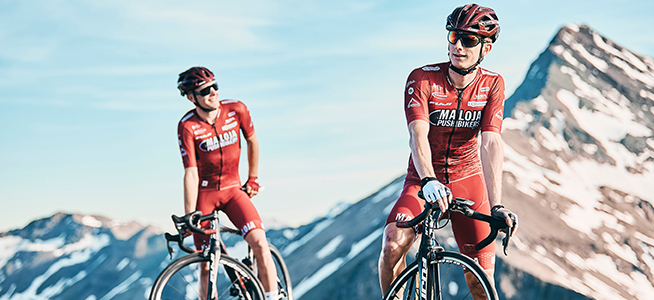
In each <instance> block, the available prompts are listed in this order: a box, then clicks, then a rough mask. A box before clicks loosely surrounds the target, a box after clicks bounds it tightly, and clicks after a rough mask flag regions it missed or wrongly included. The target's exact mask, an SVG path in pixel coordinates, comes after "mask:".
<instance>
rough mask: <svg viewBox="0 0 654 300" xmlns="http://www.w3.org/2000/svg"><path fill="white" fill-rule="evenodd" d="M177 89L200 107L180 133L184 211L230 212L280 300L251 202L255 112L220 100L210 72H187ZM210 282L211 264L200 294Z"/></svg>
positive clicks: (198, 240) (203, 240)
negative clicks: (243, 174)
mask: <svg viewBox="0 0 654 300" xmlns="http://www.w3.org/2000/svg"><path fill="white" fill-rule="evenodd" d="M177 88H178V89H179V91H180V92H181V94H182V96H186V98H187V99H188V100H189V101H191V102H192V103H193V104H194V105H195V108H194V109H192V110H190V111H189V112H188V113H186V115H184V117H183V118H182V119H181V121H180V122H179V125H178V129H177V133H178V138H179V146H180V150H181V152H182V161H183V162H184V212H185V213H186V214H188V213H191V212H194V211H196V210H199V211H202V214H203V215H206V214H209V213H211V212H212V211H214V210H216V209H218V210H222V211H223V212H225V214H226V215H227V216H228V217H229V219H230V220H231V221H232V223H233V224H234V225H235V226H237V228H239V229H240V230H241V232H242V233H243V237H244V239H245V241H246V242H247V243H248V244H249V245H250V248H252V250H253V252H254V257H255V259H256V260H257V262H258V263H257V271H258V273H257V274H258V276H259V279H260V281H261V283H262V285H263V288H264V290H265V291H266V298H267V299H275V300H276V299H277V282H276V278H277V277H276V270H275V265H274V262H273V260H272V256H271V255H270V250H269V248H268V242H267V240H266V234H265V231H264V230H263V224H262V222H261V218H260V217H259V214H258V212H257V210H256V209H255V207H254V205H253V204H252V202H251V201H250V198H251V197H253V196H254V195H256V194H257V193H258V191H259V183H258V180H257V172H258V165H259V142H258V140H257V137H256V134H255V132H254V126H253V125H252V121H251V119H250V113H249V111H248V109H247V107H246V106H245V104H243V103H242V102H240V101H236V100H218V84H217V83H216V81H215V78H214V74H213V73H212V72H211V71H209V70H208V69H207V68H204V67H193V68H190V69H188V70H186V71H184V72H182V73H181V74H179V79H178V81H177ZM241 132H243V135H244V137H245V140H246V144H247V153H248V175H249V178H248V180H247V182H246V183H245V184H244V185H243V186H241V181H240V178H239V174H238V164H239V159H240V155H241V136H240V133H241ZM202 225H203V226H205V227H206V226H208V225H209V224H208V222H206V224H202ZM193 238H194V240H195V246H196V247H197V249H198V250H200V249H202V247H203V246H205V245H207V244H208V237H207V236H203V235H199V234H194V236H193ZM208 278H209V264H208V263H205V268H203V269H202V270H201V281H200V288H201V290H204V291H206V289H207V282H208Z"/></svg>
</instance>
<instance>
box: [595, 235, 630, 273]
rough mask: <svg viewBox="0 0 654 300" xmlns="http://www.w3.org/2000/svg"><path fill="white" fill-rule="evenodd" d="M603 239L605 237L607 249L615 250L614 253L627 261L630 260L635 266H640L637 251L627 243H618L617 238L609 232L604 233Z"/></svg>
mask: <svg viewBox="0 0 654 300" xmlns="http://www.w3.org/2000/svg"><path fill="white" fill-rule="evenodd" d="M602 239H604V242H606V245H605V247H606V249H607V250H609V251H611V252H613V254H615V255H617V256H618V257H620V258H622V259H624V260H625V261H627V262H629V263H630V264H632V265H634V266H638V265H639V263H638V257H637V256H636V252H634V251H633V250H632V249H631V248H630V247H629V246H627V245H622V246H620V245H618V243H617V242H616V240H615V239H614V238H613V236H611V234H609V233H608V232H604V233H602Z"/></svg>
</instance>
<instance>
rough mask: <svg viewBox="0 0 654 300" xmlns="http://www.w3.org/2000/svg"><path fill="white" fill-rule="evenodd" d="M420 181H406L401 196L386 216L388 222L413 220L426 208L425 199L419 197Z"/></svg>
mask: <svg viewBox="0 0 654 300" xmlns="http://www.w3.org/2000/svg"><path fill="white" fill-rule="evenodd" d="M418 191H420V183H417V184H416V183H413V182H405V183H404V189H403V190H402V193H401V194H400V197H399V198H398V199H397V201H396V202H395V205H394V206H393V209H391V212H390V213H389V214H388V217H387V218H386V224H385V225H388V224H390V223H395V222H399V221H406V220H411V219H413V218H414V217H415V216H417V215H419V214H420V213H421V212H422V210H423V209H424V205H425V201H424V200H422V199H420V198H418Z"/></svg>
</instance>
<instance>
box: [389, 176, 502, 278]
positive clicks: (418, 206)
mask: <svg viewBox="0 0 654 300" xmlns="http://www.w3.org/2000/svg"><path fill="white" fill-rule="evenodd" d="M446 186H447V187H448V188H450V190H452V197H453V198H455V197H459V198H464V199H469V200H472V201H474V202H475V204H473V205H472V206H471V208H472V209H473V210H476V211H478V212H480V213H483V214H487V215H488V214H490V203H489V202H488V192H487V190H486V183H485V182H484V178H483V176H482V174H481V173H477V174H475V175H472V176H470V177H466V178H463V179H459V180H456V181H454V182H451V183H449V184H446ZM418 191H420V182H415V181H412V180H409V181H405V182H404V189H403V190H402V193H401V194H400V198H399V199H397V202H395V206H393V209H392V210H391V212H390V214H389V215H388V218H387V219H386V225H388V224H390V223H394V222H397V221H406V220H411V219H413V218H414V217H415V216H417V215H419V214H420V213H421V212H422V210H423V205H424V204H425V201H424V200H422V199H420V198H418ZM450 220H451V222H452V232H453V233H454V238H455V239H456V243H457V245H458V246H459V251H460V252H461V253H463V254H465V255H467V256H470V257H471V258H472V259H474V260H475V261H477V262H478V263H479V265H481V267H482V268H484V269H486V270H488V269H493V268H494V267H495V243H491V244H490V245H488V246H486V247H485V248H483V249H481V250H479V251H475V245H476V244H477V243H479V242H481V241H482V240H483V239H484V238H486V237H487V236H488V234H489V233H490V227H489V226H488V223H486V222H483V221H478V220H474V219H470V218H468V217H466V216H464V215H462V214H459V213H452V214H451V215H450Z"/></svg>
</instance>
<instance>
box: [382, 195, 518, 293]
mask: <svg viewBox="0 0 654 300" xmlns="http://www.w3.org/2000/svg"><path fill="white" fill-rule="evenodd" d="M473 204H474V202H473V201H471V200H467V199H462V198H456V199H455V200H454V201H453V202H452V203H451V204H450V207H449V208H448V210H447V211H448V212H456V213H461V214H463V215H464V216H466V217H469V218H472V219H476V220H480V221H484V222H487V223H489V224H490V227H491V232H490V234H489V235H488V236H487V237H486V238H485V239H484V240H483V241H481V242H480V243H479V244H477V245H476V246H475V248H476V249H477V250H480V249H482V248H484V247H486V246H487V245H488V244H490V243H492V242H493V241H494V240H495V237H497V234H498V232H499V231H500V230H501V229H503V230H505V232H506V233H508V232H511V231H510V230H511V229H512V228H511V227H513V226H515V224H514V225H513V226H511V227H509V226H507V224H506V221H505V220H504V219H500V218H495V217H491V216H489V215H485V214H481V213H478V212H476V211H474V210H472V209H471V208H470V205H473ZM441 215H442V212H441V211H440V209H439V208H438V206H436V207H434V206H432V205H431V204H430V203H426V204H425V210H424V211H423V212H422V213H421V214H420V215H418V216H417V217H415V218H413V219H412V220H409V221H403V222H397V223H396V226H397V227H399V228H415V227H416V226H419V224H420V223H421V222H422V224H421V225H422V226H421V227H422V236H421V237H422V240H421V242H420V248H419V249H418V252H417V254H416V261H415V262H413V263H412V264H411V265H409V266H408V267H407V268H406V269H404V271H402V273H400V275H398V277H397V278H396V279H395V280H394V281H393V283H392V284H391V286H390V288H389V289H388V291H387V292H386V295H385V296H384V299H385V300H392V299H393V300H394V299H411V300H414V299H415V300H418V299H419V300H433V299H438V300H449V299H457V300H458V299H480V298H481V299H484V298H483V297H480V296H475V297H477V298H473V295H472V294H471V292H470V290H469V289H468V285H467V284H466V280H465V275H464V272H465V271H469V272H470V274H472V275H473V276H474V277H475V279H476V281H477V284H480V285H481V287H482V288H481V290H483V292H484V296H485V297H486V298H485V299H490V300H496V299H498V298H497V293H496V292H495V289H494V287H493V285H492V284H491V282H490V280H489V278H488V276H487V275H486V272H484V270H483V269H482V268H481V266H480V265H479V264H478V263H477V262H475V261H474V260H472V259H471V258H470V257H468V256H466V255H464V254H461V253H458V252H451V251H445V249H444V248H443V247H442V246H441V245H440V244H439V243H438V240H437V239H436V230H438V229H441V228H443V227H444V225H443V226H439V224H438V220H439V217H440V216H441ZM509 238H510V235H509V234H506V235H505V237H504V239H503V241H502V245H503V250H504V254H505V255H506V254H507V252H506V250H507V247H508V245H509Z"/></svg>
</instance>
